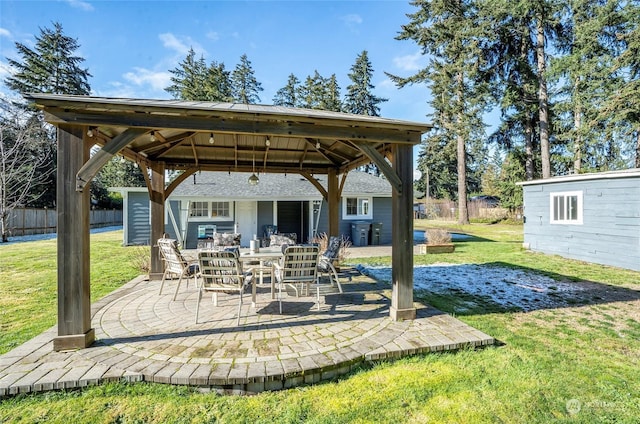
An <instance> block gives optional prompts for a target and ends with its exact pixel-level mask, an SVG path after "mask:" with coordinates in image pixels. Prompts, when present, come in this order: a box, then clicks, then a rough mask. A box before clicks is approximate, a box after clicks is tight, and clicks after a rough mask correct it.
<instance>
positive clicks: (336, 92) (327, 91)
mask: <svg viewBox="0 0 640 424" xmlns="http://www.w3.org/2000/svg"><path fill="white" fill-rule="evenodd" d="M319 108H320V109H322V110H331V111H333V112H340V111H341V110H342V101H341V100H340V86H339V85H338V79H337V78H336V74H332V75H331V76H330V77H329V79H328V80H325V81H324V91H323V97H322V100H321V101H320V105H319Z"/></svg>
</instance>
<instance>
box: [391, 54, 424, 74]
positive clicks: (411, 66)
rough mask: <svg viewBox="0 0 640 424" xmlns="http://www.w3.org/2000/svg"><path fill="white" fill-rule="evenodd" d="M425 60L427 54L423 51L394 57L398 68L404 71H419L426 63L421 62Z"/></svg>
mask: <svg viewBox="0 0 640 424" xmlns="http://www.w3.org/2000/svg"><path fill="white" fill-rule="evenodd" d="M424 60H425V56H424V55H423V54H422V53H421V52H416V53H415V54H408V55H406V56H398V57H394V58H393V64H394V65H395V66H396V68H399V69H401V70H403V71H419V70H420V69H422V68H423V67H424V66H425V65H424V64H423V63H421V62H423V61H424Z"/></svg>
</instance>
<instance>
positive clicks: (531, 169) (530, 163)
mask: <svg viewBox="0 0 640 424" xmlns="http://www.w3.org/2000/svg"><path fill="white" fill-rule="evenodd" d="M533 125H534V124H533V117H530V116H529V113H527V118H526V123H525V129H524V132H525V146H524V150H525V159H524V160H525V162H524V171H525V177H526V179H527V181H531V180H533V177H534V175H535V174H536V172H535V160H534V151H533V137H534V131H533Z"/></svg>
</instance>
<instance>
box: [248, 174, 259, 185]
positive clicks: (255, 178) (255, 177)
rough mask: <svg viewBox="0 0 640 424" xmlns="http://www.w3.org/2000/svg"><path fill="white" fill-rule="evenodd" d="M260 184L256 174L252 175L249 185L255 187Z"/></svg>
mask: <svg viewBox="0 0 640 424" xmlns="http://www.w3.org/2000/svg"><path fill="white" fill-rule="evenodd" d="M259 182H260V178H258V176H257V175H256V174H255V172H254V173H253V174H251V176H250V177H249V185H253V186H254V185H258V183H259Z"/></svg>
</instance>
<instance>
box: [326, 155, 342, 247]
mask: <svg viewBox="0 0 640 424" xmlns="http://www.w3.org/2000/svg"><path fill="white" fill-rule="evenodd" d="M327 197H328V201H327V206H328V207H327V211H328V213H329V236H339V235H340V207H339V206H340V189H339V187H338V171H337V170H336V169H334V168H330V169H329V172H328V174H327Z"/></svg>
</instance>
